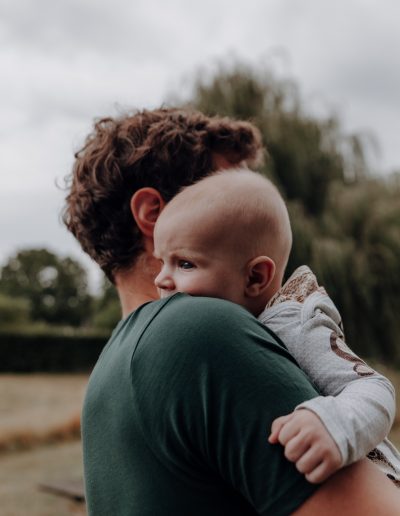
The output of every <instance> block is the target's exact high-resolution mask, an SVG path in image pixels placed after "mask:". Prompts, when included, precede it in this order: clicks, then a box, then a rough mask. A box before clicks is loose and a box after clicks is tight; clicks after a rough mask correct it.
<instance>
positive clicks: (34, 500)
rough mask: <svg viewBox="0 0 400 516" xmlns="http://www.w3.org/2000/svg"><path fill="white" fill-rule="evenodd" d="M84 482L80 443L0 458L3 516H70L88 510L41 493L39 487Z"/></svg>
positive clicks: (0, 502) (79, 504) (0, 499)
mask: <svg viewBox="0 0 400 516" xmlns="http://www.w3.org/2000/svg"><path fill="white" fill-rule="evenodd" d="M79 479H82V453H81V445H80V442H74V443H64V444H58V445H52V446H46V447H41V448H36V449H34V450H29V451H24V452H16V453H8V454H5V455H2V456H1V455H0V507H1V515H2V516H26V515H29V516H56V515H57V516H70V515H79V516H81V515H84V514H86V511H85V506H84V504H82V503H76V502H73V501H70V500H68V499H65V498H60V497H58V496H55V495H52V494H48V493H45V492H42V491H40V490H39V489H38V487H37V486H38V484H40V483H47V482H58V481H68V480H79Z"/></svg>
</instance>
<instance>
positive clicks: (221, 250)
mask: <svg viewBox="0 0 400 516" xmlns="http://www.w3.org/2000/svg"><path fill="white" fill-rule="evenodd" d="M202 229H204V228H198V227H195V226H194V225H193V224H190V223H188V221H187V220H186V221H185V219H184V218H182V220H177V219H176V218H175V219H174V220H173V221H166V223H165V224H164V223H163V224H161V225H160V226H159V225H158V224H157V226H156V230H155V233H154V256H155V257H156V258H158V259H159V260H160V262H161V271H160V273H159V274H158V276H157V277H156V279H155V284H156V287H157V288H158V290H159V293H160V297H167V296H170V295H172V294H175V293H176V292H185V293H187V294H191V295H194V296H209V297H218V298H221V299H227V300H228V301H232V302H234V303H238V304H243V303H244V285H245V281H246V277H245V267H244V264H243V266H241V265H240V264H238V263H237V261H238V260H237V258H236V257H235V254H236V253H232V252H228V251H227V246H224V245H221V246H218V245H216V243H215V242H210V241H207V237H206V236H205V232H204V231H202Z"/></svg>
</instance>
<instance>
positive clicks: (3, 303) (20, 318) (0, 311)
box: [0, 294, 30, 328]
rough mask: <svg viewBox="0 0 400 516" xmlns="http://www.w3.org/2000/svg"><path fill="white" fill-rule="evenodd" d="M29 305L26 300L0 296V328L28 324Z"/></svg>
mask: <svg viewBox="0 0 400 516" xmlns="http://www.w3.org/2000/svg"><path fill="white" fill-rule="evenodd" d="M29 314H30V304H29V301H28V300H27V299H23V298H15V297H10V296H5V295H2V294H0V327H1V328H2V327H4V326H9V325H15V326H19V325H24V324H27V323H28V322H29Z"/></svg>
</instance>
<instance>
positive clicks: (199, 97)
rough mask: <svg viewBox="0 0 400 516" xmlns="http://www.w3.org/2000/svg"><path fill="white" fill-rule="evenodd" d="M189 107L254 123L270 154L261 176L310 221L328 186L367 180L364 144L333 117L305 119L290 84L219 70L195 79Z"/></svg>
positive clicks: (241, 69) (239, 67)
mask: <svg viewBox="0 0 400 516" xmlns="http://www.w3.org/2000/svg"><path fill="white" fill-rule="evenodd" d="M190 104H192V105H194V106H195V107H196V108H198V109H200V110H201V111H203V112H205V113H208V114H210V115H216V114H219V115H227V116H230V117H233V118H239V119H244V120H246V119H247V120H251V121H253V122H254V123H255V124H256V125H257V126H258V128H259V129H260V130H261V133H262V136H263V139H264V142H265V144H266V147H267V149H268V154H269V160H268V161H267V163H266V166H265V167H264V169H263V172H264V173H265V174H266V175H267V176H269V177H271V179H273V181H274V182H275V184H277V185H278V186H279V187H280V189H281V191H282V193H283V194H284V196H285V197H286V199H288V200H289V201H296V200H297V201H300V202H301V204H302V205H303V207H304V209H305V212H306V214H310V215H311V216H318V215H320V214H321V213H322V212H323V210H324V208H325V203H326V201H327V198H328V193H329V186H330V184H331V183H332V182H335V181H339V182H341V183H345V182H346V181H349V180H352V181H354V180H357V179H359V178H363V177H365V176H366V175H367V174H368V169H367V163H366V159H365V143H366V142H364V139H363V138H361V136H359V135H345V134H344V133H343V131H342V130H341V128H340V124H339V121H338V120H337V119H336V118H335V117H333V116H330V117H328V118H326V119H325V120H323V119H317V118H316V117H312V116H310V115H308V114H306V113H305V112H304V109H303V107H302V100H301V97H300V95H299V90H298V87H297V84H296V83H295V82H294V81H293V80H290V79H277V78H276V77H274V75H273V74H272V73H271V72H267V71H265V70H264V71H262V72H257V71H255V70H254V69H252V68H251V67H249V66H246V65H244V64H242V63H236V64H235V65H234V66H233V67H231V68H225V67H222V66H221V67H220V69H219V71H218V72H217V73H216V75H215V76H214V77H213V78H211V79H208V80H207V79H204V78H203V76H202V77H201V78H199V79H197V81H196V82H195V84H194V92H193V99H192V102H191V103H190Z"/></svg>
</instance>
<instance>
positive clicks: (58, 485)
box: [38, 480, 85, 502]
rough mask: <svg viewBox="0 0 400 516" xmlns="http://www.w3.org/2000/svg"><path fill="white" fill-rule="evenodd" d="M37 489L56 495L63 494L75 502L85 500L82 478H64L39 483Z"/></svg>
mask: <svg viewBox="0 0 400 516" xmlns="http://www.w3.org/2000/svg"><path fill="white" fill-rule="evenodd" d="M38 487H39V489H40V490H41V491H45V492H47V493H52V494H54V495H57V496H63V497H65V498H69V499H70V500H74V501H76V502H84V501H85V489H84V485H83V480H65V481H59V482H46V483H42V484H39V486H38Z"/></svg>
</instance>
